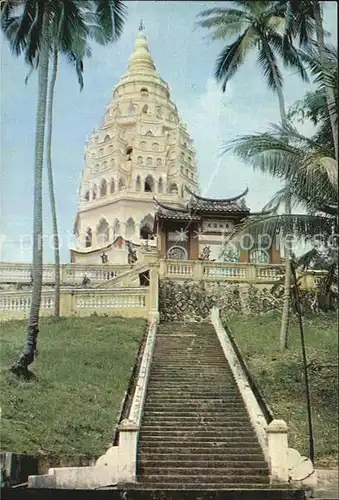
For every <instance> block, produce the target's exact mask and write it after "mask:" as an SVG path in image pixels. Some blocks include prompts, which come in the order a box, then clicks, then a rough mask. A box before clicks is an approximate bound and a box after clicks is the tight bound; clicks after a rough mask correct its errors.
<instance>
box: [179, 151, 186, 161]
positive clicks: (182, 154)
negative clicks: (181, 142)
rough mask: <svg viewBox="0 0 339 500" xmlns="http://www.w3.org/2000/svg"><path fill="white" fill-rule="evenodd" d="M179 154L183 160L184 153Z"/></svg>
mask: <svg viewBox="0 0 339 500" xmlns="http://www.w3.org/2000/svg"><path fill="white" fill-rule="evenodd" d="M180 156H181V158H182V159H183V160H184V159H185V153H184V152H182V153H180Z"/></svg>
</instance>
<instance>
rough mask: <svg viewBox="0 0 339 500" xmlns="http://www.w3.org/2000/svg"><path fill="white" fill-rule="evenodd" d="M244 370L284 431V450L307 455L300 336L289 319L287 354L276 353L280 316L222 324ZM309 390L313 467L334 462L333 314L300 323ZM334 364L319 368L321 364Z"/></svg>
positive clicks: (335, 345) (233, 319) (335, 333)
mask: <svg viewBox="0 0 339 500" xmlns="http://www.w3.org/2000/svg"><path fill="white" fill-rule="evenodd" d="M227 321H228V324H229V326H230V327H231V330H232V333H233V335H234V338H235V340H236V342H237V344H238V347H239V348H240V350H241V352H242V353H243V355H244V356H245V359H246V362H247V365H248V367H249V369H250V371H251V373H252V375H253V376H254V378H255V380H256V382H257V383H258V385H259V387H260V389H261V391H262V393H263V394H264V397H265V399H266V400H267V402H268V404H269V406H270V407H271V409H272V410H273V413H274V416H275V418H280V419H283V420H285V421H286V422H287V424H288V426H289V434H288V436H289V446H291V447H293V448H296V449H297V450H298V451H299V452H300V453H302V454H306V455H307V454H308V424H307V413H306V394H305V384H304V374H303V365H302V353H301V344H300V331H299V328H298V324H297V322H296V320H295V319H293V321H292V324H291V326H290V332H289V349H288V350H286V351H285V352H284V353H281V352H280V350H279V331H280V316H279V315H277V314H270V315H267V316H259V317H258V316H257V317H253V316H250V317H244V316H243V317H240V316H233V317H229V318H228V319H227ZM304 330H305V340H306V349H307V360H308V363H309V364H310V367H309V381H310V388H311V399H312V410H313V425H314V435H315V453H316V457H315V458H316V464H317V465H318V466H321V467H323V466H330V467H332V466H333V467H334V466H335V465H336V464H337V463H338V370H337V368H336V367H337V363H338V359H337V355H338V331H337V318H336V314H333V313H332V314H326V315H324V314H319V315H314V316H308V317H306V318H305V319H304ZM330 364H331V365H335V366H334V367H324V366H323V365H330Z"/></svg>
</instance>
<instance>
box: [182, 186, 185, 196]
mask: <svg viewBox="0 0 339 500" xmlns="http://www.w3.org/2000/svg"><path fill="white" fill-rule="evenodd" d="M184 197H185V189H184V186H181V198H184Z"/></svg>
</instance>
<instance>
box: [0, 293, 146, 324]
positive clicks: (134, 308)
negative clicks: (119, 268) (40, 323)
mask: <svg viewBox="0 0 339 500" xmlns="http://www.w3.org/2000/svg"><path fill="white" fill-rule="evenodd" d="M149 303H150V299H149V288H148V287H147V288H146V287H142V288H131V289H129V288H121V289H117V290H95V291H94V290H93V289H62V290H61V295H60V315H61V316H86V315H89V314H92V313H95V312H96V313H98V314H112V315H117V314H121V315H122V316H127V317H131V316H134V317H144V318H147V317H148V310H149ZM30 307H31V293H30V292H29V291H27V292H8V291H6V292H0V321H7V320H10V319H23V318H26V317H27V315H28V313H29V310H30ZM53 309H54V296H53V294H51V292H43V293H42V296H41V307H40V314H41V316H49V315H51V314H52V313H53Z"/></svg>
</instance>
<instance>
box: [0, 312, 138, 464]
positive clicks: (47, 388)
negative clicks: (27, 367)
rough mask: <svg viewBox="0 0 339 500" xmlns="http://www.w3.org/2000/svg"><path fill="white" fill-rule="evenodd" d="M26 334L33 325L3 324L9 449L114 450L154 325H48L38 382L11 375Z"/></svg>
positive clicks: (46, 452) (72, 321)
mask: <svg viewBox="0 0 339 500" xmlns="http://www.w3.org/2000/svg"><path fill="white" fill-rule="evenodd" d="M25 327H26V322H25V321H11V322H8V323H5V324H2V325H1V361H2V362H1V408H2V422H1V424H2V425H1V449H2V450H3V451H12V452H16V453H28V454H32V455H36V456H51V457H60V456H64V457H72V456H73V457H76V456H85V457H91V458H93V457H94V458H96V457H98V456H99V455H101V454H102V453H103V452H105V450H106V449H107V447H108V446H109V443H110V440H111V437H112V433H113V429H114V426H115V422H116V417H117V414H118V412H119V409H120V407H121V402H122V398H123V395H124V392H125V390H126V389H127V385H128V380H129V377H130V375H131V371H132V368H133V366H134V363H135V359H136V353H137V351H138V347H139V344H140V340H141V338H142V335H143V334H144V332H145V329H146V322H145V321H144V320H142V319H125V318H108V317H99V316H97V317H95V316H92V317H89V318H61V319H60V320H59V321H55V320H53V319H47V320H46V319H45V320H42V321H41V326H40V334H39V342H38V351H39V355H38V357H37V359H36V361H35V362H34V364H33V365H32V371H34V373H35V375H36V378H35V379H33V380H31V381H30V382H25V381H22V380H18V379H17V378H16V377H15V376H14V375H13V374H12V373H11V372H9V370H8V368H9V367H10V365H11V363H12V362H13V361H14V360H15V359H16V357H17V355H18V354H19V353H20V350H21V349H22V346H23V342H24V339H25ZM71 462H72V461H71Z"/></svg>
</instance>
